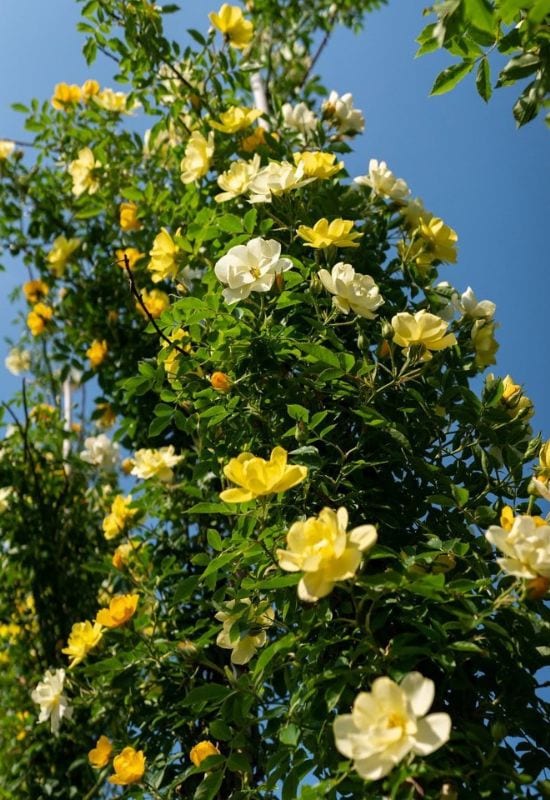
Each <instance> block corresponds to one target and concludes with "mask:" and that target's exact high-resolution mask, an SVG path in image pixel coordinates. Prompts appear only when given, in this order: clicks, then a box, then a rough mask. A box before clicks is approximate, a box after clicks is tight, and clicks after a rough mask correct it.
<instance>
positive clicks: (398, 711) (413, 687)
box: [334, 672, 451, 781]
mask: <svg viewBox="0 0 550 800" xmlns="http://www.w3.org/2000/svg"><path fill="white" fill-rule="evenodd" d="M433 699H434V684H433V681H431V680H429V679H428V678H424V677H423V676H422V675H421V674H420V673H419V672H410V673H409V674H408V675H406V676H405V677H404V678H403V680H402V681H401V683H400V684H397V683H395V682H394V681H392V680H391V679H390V678H387V677H383V678H377V679H376V680H375V681H374V683H373V684H372V689H371V691H370V692H360V693H359V694H358V695H357V697H356V698H355V702H354V704H353V709H352V712H351V714H342V715H341V716H339V717H337V718H336V719H335V720H334V737H335V739H336V747H337V748H338V750H339V751H340V752H341V753H342V754H343V755H344V756H346V757H347V758H352V759H353V766H354V768H355V769H356V770H357V772H358V773H359V775H361V777H362V778H365V779H367V780H371V781H376V780H378V779H379V778H383V777H384V776H385V775H387V774H388V773H389V772H390V771H391V770H392V769H393V768H394V767H395V765H396V764H398V763H399V762H400V761H402V759H404V758H405V756H407V755H409V753H410V754H412V755H420V756H427V755H429V754H430V753H433V752H434V750H437V749H438V748H439V747H441V746H442V745H443V744H445V742H447V741H448V739H449V736H450V732H451V719H450V717H449V715H448V714H445V713H438V714H429V715H428V716H425V715H426V712H427V711H428V710H429V708H430V706H431V705H432V702H433Z"/></svg>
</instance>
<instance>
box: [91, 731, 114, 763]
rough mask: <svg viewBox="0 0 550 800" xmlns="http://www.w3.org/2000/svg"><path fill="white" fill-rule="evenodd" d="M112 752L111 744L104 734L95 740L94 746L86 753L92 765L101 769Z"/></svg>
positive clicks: (109, 758) (107, 761)
mask: <svg viewBox="0 0 550 800" xmlns="http://www.w3.org/2000/svg"><path fill="white" fill-rule="evenodd" d="M112 752H113V745H112V744H111V742H110V741H109V739H108V738H107V737H106V736H100V737H99V739H98V740H97V743H96V746H95V747H94V748H93V750H90V751H89V753H88V761H89V762H90V764H91V766H92V767H95V768H96V769H102V767H106V766H107V764H108V763H109V761H110V760H111V754H112Z"/></svg>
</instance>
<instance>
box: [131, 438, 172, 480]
mask: <svg viewBox="0 0 550 800" xmlns="http://www.w3.org/2000/svg"><path fill="white" fill-rule="evenodd" d="M182 459H183V456H177V455H176V452H175V450H174V445H173V444H170V445H168V446H167V447H160V448H159V449H158V450H155V449H146V448H143V449H141V450H137V451H136V453H135V455H134V466H133V468H132V472H131V474H132V475H135V476H136V477H137V478H142V479H143V480H147V479H148V478H158V480H159V481H162V482H163V483H168V482H169V481H171V480H172V478H173V477H174V472H173V470H172V467H175V466H176V464H179V463H180V461H182Z"/></svg>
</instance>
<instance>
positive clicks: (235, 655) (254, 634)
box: [216, 597, 274, 664]
mask: <svg viewBox="0 0 550 800" xmlns="http://www.w3.org/2000/svg"><path fill="white" fill-rule="evenodd" d="M235 605H237V607H238V606H242V605H244V606H250V598H248V597H244V598H242V599H240V600H238V601H235V600H229V601H228V602H227V603H225V606H226V608H228V609H230V611H229V613H228V612H226V611H218V613H217V614H216V619H217V620H219V621H220V622H221V623H223V625H222V630H221V631H220V632H219V633H218V636H217V638H216V644H217V645H218V647H223V648H225V649H226V650H231V651H232V652H231V663H232V664H247V663H248V662H249V661H250V659H251V658H253V657H254V656H255V655H256V650H257V649H258V648H259V647H263V645H264V644H265V643H266V640H267V635H266V632H265V628H269V626H270V625H272V624H273V619H274V614H273V610H272V609H271V608H267V609H266V610H265V611H262V612H259V611H258V610H257V609H246V610H245V609H242V608H241V609H239V610H237V611H236V612H234V613H231V609H233V608H235ZM245 613H246V617H245V619H246V621H247V622H248V623H249V625H248V627H246V629H245V630H240V629H239V630H238V631H237V630H236V629H235V630H232V628H233V626H234V625H235V623H237V622H238V621H239V620H241V619H242V618H243V616H244V615H245Z"/></svg>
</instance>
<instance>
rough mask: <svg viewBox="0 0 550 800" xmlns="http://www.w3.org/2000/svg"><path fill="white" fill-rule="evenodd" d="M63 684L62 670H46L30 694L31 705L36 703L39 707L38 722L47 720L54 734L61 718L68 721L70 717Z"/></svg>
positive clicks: (70, 711) (70, 713)
mask: <svg viewBox="0 0 550 800" xmlns="http://www.w3.org/2000/svg"><path fill="white" fill-rule="evenodd" d="M64 683H65V670H64V669H56V670H55V671H53V670H46V672H45V673H44V678H43V679H42V680H41V681H40V683H39V684H38V685H37V686H36V689H34V690H33V691H32V692H31V698H32V700H33V703H37V704H38V705H39V706H40V716H39V717H38V722H45V721H46V720H47V719H49V720H50V725H51V731H52V733H54V734H57V732H58V730H59V724H60V722H61V720H62V719H63V717H66V718H67V719H70V718H71V716H72V709H71V708H69V701H68V700H67V698H66V696H65V695H64V694H63V686H64Z"/></svg>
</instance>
